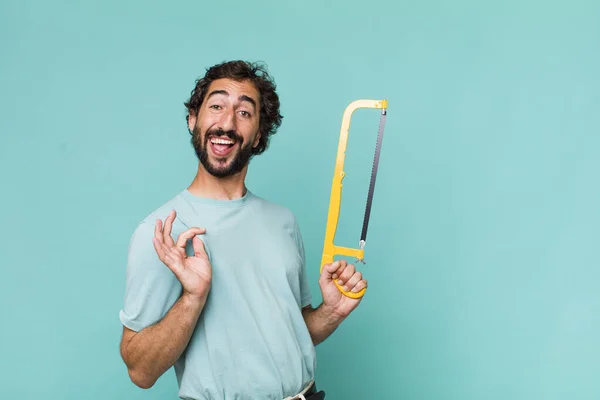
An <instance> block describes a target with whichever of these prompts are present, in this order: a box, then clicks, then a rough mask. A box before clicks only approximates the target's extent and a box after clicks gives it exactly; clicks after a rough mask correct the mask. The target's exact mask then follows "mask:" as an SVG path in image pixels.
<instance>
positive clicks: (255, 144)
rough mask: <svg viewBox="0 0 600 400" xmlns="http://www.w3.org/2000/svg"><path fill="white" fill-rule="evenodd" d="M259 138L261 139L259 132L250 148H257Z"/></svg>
mask: <svg viewBox="0 0 600 400" xmlns="http://www.w3.org/2000/svg"><path fill="white" fill-rule="evenodd" d="M260 137H261V134H260V131H259V132H258V135H256V139H254V144H253V145H252V148H254V149H255V148H256V146H258V143H260Z"/></svg>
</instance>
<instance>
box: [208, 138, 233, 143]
mask: <svg viewBox="0 0 600 400" xmlns="http://www.w3.org/2000/svg"><path fill="white" fill-rule="evenodd" d="M210 141H211V142H212V143H215V144H233V141H231V140H228V139H217V138H212V139H210Z"/></svg>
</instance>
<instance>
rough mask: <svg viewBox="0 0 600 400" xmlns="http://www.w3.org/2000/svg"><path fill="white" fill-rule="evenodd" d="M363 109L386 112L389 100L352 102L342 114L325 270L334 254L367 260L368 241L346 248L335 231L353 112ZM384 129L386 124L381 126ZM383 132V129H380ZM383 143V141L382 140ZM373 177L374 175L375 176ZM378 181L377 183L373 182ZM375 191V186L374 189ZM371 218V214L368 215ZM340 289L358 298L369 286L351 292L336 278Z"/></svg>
mask: <svg viewBox="0 0 600 400" xmlns="http://www.w3.org/2000/svg"><path fill="white" fill-rule="evenodd" d="M359 108H376V109H381V110H382V115H385V114H386V110H387V100H368V99H361V100H355V101H353V102H351V103H350V104H349V105H348V106H347V107H346V109H345V111H344V114H343V117H342V127H341V130H340V138H339V142H338V150H337V157H336V161H335V170H334V173H333V183H332V185H331V196H330V199H329V213H328V216H327V227H326V229H325V243H324V246H323V255H322V258H321V272H322V271H323V266H324V265H326V264H331V263H333V262H334V257H335V256H337V255H341V256H349V257H356V259H357V261H363V260H364V242H363V241H361V243H360V248H358V249H355V248H350V247H342V246H337V245H336V244H335V243H334V241H335V234H336V230H337V225H338V220H339V215H340V207H341V199H342V180H343V179H344V176H345V175H346V173H345V172H344V162H345V158H346V147H347V144H348V132H349V130H350V122H351V119H352V115H353V113H354V111H356V110H357V109H359ZM380 129H382V127H380ZM380 133H382V132H380ZM378 145H380V143H378ZM372 178H373V177H372ZM372 183H373V184H374V182H372ZM371 190H372V189H371ZM366 218H367V219H368V215H367V216H366ZM334 283H335V285H336V286H337V288H338V289H339V290H340V292H342V293H343V294H344V295H345V296H347V297H351V298H354V299H358V298H361V297H362V296H363V295H364V293H365V291H366V288H364V289H362V290H360V291H359V292H351V291H346V290H344V288H343V287H341V286H340V285H339V284H338V283H337V281H336V280H334Z"/></svg>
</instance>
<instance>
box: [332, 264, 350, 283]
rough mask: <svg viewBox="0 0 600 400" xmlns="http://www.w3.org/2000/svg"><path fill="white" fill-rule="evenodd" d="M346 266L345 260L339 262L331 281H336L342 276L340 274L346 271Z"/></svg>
mask: <svg viewBox="0 0 600 400" xmlns="http://www.w3.org/2000/svg"><path fill="white" fill-rule="evenodd" d="M347 266H348V262H347V261H346V260H340V265H339V267H338V269H337V271H335V272H334V273H333V275H332V276H331V277H332V278H333V279H338V278H339V277H340V276H341V275H342V272H344V270H345V269H346V267H347Z"/></svg>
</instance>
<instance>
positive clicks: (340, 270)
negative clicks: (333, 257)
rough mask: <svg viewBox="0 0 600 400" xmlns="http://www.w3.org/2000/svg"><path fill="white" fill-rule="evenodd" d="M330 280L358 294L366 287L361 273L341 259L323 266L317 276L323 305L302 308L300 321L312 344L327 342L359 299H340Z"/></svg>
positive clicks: (343, 297) (340, 294) (342, 297)
mask: <svg viewBox="0 0 600 400" xmlns="http://www.w3.org/2000/svg"><path fill="white" fill-rule="evenodd" d="M334 280H337V282H338V283H339V284H340V285H342V286H344V287H346V289H347V290H349V291H352V292H359V291H361V290H362V289H363V288H366V287H367V281H366V280H364V279H362V274H361V273H360V272H357V271H356V270H355V267H354V265H352V264H348V263H347V262H346V261H345V260H340V261H335V262H334V263H332V264H327V265H324V266H323V270H322V272H321V276H320V277H319V286H320V287H321V293H322V295H323V303H322V304H321V305H320V306H319V307H317V308H316V309H314V308H312V307H311V306H307V307H304V308H303V309H302V315H303V316H304V322H306V326H307V328H308V331H309V332H310V336H311V338H312V340H313V343H314V344H315V345H317V344H319V343H321V342H323V341H324V340H325V339H327V338H328V337H329V336H330V335H331V334H332V333H333V332H334V331H335V330H336V329H337V327H338V326H340V324H341V323H342V322H343V321H344V320H345V319H346V318H347V317H348V315H350V313H351V312H352V311H354V310H355V309H356V307H358V305H359V304H360V302H361V300H362V298H359V299H353V298H350V297H346V296H344V295H343V294H342V293H341V292H340V291H339V289H338V288H337V286H335V283H334V282H333V281H334Z"/></svg>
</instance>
